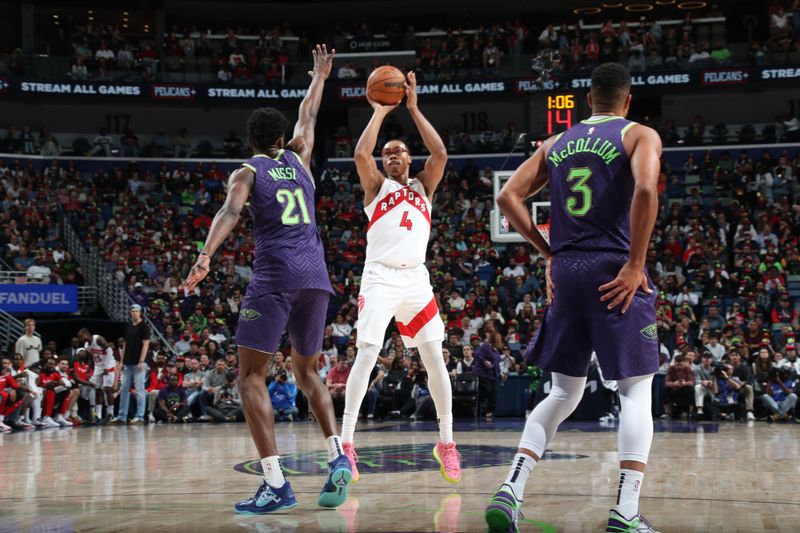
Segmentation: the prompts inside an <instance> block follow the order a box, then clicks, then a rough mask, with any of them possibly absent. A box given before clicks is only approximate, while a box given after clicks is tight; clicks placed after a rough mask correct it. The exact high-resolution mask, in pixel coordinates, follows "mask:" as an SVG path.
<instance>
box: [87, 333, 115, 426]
mask: <svg viewBox="0 0 800 533" xmlns="http://www.w3.org/2000/svg"><path fill="white" fill-rule="evenodd" d="M78 338H79V339H80V340H81V342H83V343H84V344H85V348H86V350H87V351H88V352H89V355H91V357H92V359H93V360H94V373H93V374H92V377H91V378H90V379H89V383H91V384H92V386H94V388H95V390H96V394H95V396H94V397H93V398H92V401H91V405H92V416H93V417H97V418H98V419H100V420H101V421H103V422H105V423H107V422H108V421H109V420H111V417H112V416H113V415H114V385H115V383H116V381H115V379H116V377H117V375H118V374H117V372H116V370H117V361H116V359H114V349H113V348H112V347H111V345H110V344H109V343H108V341H106V340H105V339H104V338H103V337H102V336H100V335H92V333H91V332H90V331H89V330H88V329H86V328H83V329H82V330H80V331H79V332H78ZM98 400H99V401H100V404H101V405H105V406H106V414H105V416H103V414H102V412H100V413H98V412H97V403H98ZM101 410H102V407H101Z"/></svg>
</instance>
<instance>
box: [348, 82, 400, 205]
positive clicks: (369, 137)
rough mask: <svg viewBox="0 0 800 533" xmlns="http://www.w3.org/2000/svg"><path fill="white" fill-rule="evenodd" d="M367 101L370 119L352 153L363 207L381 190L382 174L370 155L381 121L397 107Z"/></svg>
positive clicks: (373, 148) (373, 150)
mask: <svg viewBox="0 0 800 533" xmlns="http://www.w3.org/2000/svg"><path fill="white" fill-rule="evenodd" d="M367 101H368V102H369V105H371V106H372V109H373V113H372V118H370V119H369V122H368V123H367V127H366V128H364V132H363V133H362V134H361V137H359V139H358V143H356V149H355V152H354V153H353V158H354V159H355V162H356V170H357V171H358V179H359V181H360V182H361V188H362V189H364V204H365V205H367V204H369V203H370V202H372V200H373V198H375V195H377V194H378V191H379V190H380V189H381V185H383V180H384V179H386V177H385V176H384V175H383V173H382V172H381V171H380V170H378V165H377V164H376V163H375V158H374V157H373V156H372V154H373V152H375V145H376V144H377V143H378V133H379V132H380V130H381V124H383V119H385V118H386V115H388V114H389V113H391V112H392V111H393V110H394V109H395V108H396V107H397V105H381V104H379V103H377V102H374V101H372V100H370V99H369V97H367Z"/></svg>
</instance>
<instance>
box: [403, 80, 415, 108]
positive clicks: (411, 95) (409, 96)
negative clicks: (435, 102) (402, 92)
mask: <svg viewBox="0 0 800 533" xmlns="http://www.w3.org/2000/svg"><path fill="white" fill-rule="evenodd" d="M406 77H407V78H408V81H407V82H406V83H405V87H406V107H407V108H409V109H414V108H416V107H417V73H416V72H414V71H413V70H411V71H409V73H408V74H407V76H406Z"/></svg>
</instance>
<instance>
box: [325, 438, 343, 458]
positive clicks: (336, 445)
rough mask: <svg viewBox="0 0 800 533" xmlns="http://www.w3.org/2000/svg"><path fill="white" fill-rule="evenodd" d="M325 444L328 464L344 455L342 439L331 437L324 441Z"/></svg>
mask: <svg viewBox="0 0 800 533" xmlns="http://www.w3.org/2000/svg"><path fill="white" fill-rule="evenodd" d="M325 444H326V445H327V446H328V462H331V461H333V460H334V459H336V458H337V457H339V456H340V455H342V454H343V453H344V448H342V438H341V437H340V436H339V435H331V436H330V437H328V438H327V439H325Z"/></svg>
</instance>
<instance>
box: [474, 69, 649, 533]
mask: <svg viewBox="0 0 800 533" xmlns="http://www.w3.org/2000/svg"><path fill="white" fill-rule="evenodd" d="M630 87H631V81H630V74H629V73H628V70H627V69H626V68H625V67H623V66H622V65H619V64H617V63H606V64H603V65H600V66H599V67H597V68H596V69H594V71H593V72H592V86H591V92H590V94H589V106H590V107H591V108H592V116H591V117H590V118H589V119H587V120H584V121H582V122H580V123H579V124H576V125H575V126H573V127H572V128H570V129H568V130H567V131H566V132H564V133H562V134H560V135H557V136H555V137H551V138H550V139H548V140H547V141H545V143H544V144H543V145H542V146H541V147H540V148H539V149H538V150H537V151H536V152H535V153H534V154H533V156H531V158H530V159H528V160H527V161H526V162H525V163H523V164H522V166H520V167H519V169H517V171H516V172H515V173H514V175H513V176H511V178H510V179H509V180H508V183H506V185H505V186H504V187H503V190H502V191H501V192H500V194H499V195H498V197H497V204H498V205H499V206H500V208H501V209H502V211H503V213H504V214H505V215H506V217H508V220H509V222H510V223H511V225H512V226H514V228H516V230H517V231H518V232H519V233H520V234H521V235H522V236H523V237H525V238H526V239H527V240H528V241H529V242H531V243H532V244H533V245H534V246H535V247H536V248H537V249H538V250H539V252H540V253H541V254H542V255H544V256H545V257H546V258H547V276H546V277H547V300H548V306H547V308H546V309H545V314H544V319H543V321H542V326H541V328H540V329H539V331H538V332H537V334H536V337H535V338H534V339H533V341H532V342H531V344H530V345H529V347H528V352H527V354H526V357H527V358H528V360H529V361H531V362H533V363H535V364H536V365H538V366H540V367H542V368H544V369H546V370H549V371H550V372H552V375H553V387H552V390H551V392H550V395H549V396H548V397H547V398H546V399H545V400H544V401H542V402H541V403H540V404H538V405H537V406H536V408H535V409H534V410H533V412H532V413H531V414H530V416H529V417H528V420H527V422H526V423H525V429H524V431H523V433H522V439H521V440H520V443H519V448H518V450H517V455H516V456H515V457H514V462H513V463H512V465H511V470H510V471H509V473H508V476H507V477H506V480H505V482H504V483H503V484H502V485H501V486H500V489H499V490H498V491H497V493H496V494H495V495H494V497H493V498H492V500H491V501H490V503H489V506H488V507H487V509H486V522H487V523H488V524H489V530H490V531H492V532H500V531H502V532H508V531H518V530H519V529H518V526H517V520H518V518H519V510H520V507H521V506H522V498H523V491H524V489H525V483H526V482H527V480H528V476H529V475H530V474H531V471H532V470H533V469H534V468H535V467H536V464H537V463H538V462H539V460H540V458H541V457H542V454H543V453H544V451H545V449H546V448H547V445H548V444H549V443H550V442H551V441H552V439H553V437H554V436H555V434H556V430H557V429H558V426H559V424H561V422H563V421H564V419H566V418H567V416H569V415H570V413H572V411H573V410H575V408H576V407H577V405H578V403H579V402H580V400H581V397H582V396H583V390H584V385H585V384H586V375H587V373H588V370H589V361H590V356H591V353H592V351H593V350H594V351H595V352H596V353H597V357H598V359H599V361H600V366H601V368H602V369H603V375H604V377H605V378H606V379H612V380H616V381H617V384H618V385H619V394H620V401H621V404H622V410H621V412H620V424H619V438H618V446H619V460H620V476H619V488H618V493H617V501H616V505H615V506H614V508H613V509H611V511H610V512H609V517H608V525H607V527H606V531H607V532H608V533H651V532H653V531H654V530H653V529H652V527H651V526H650V524H648V522H647V521H646V520H645V519H644V518H643V517H642V516H641V514H640V513H639V493H640V491H641V488H642V481H643V479H644V470H645V465H646V463H647V458H648V456H649V453H650V445H651V443H652V441H653V419H652V415H651V410H650V409H651V403H652V398H651V385H652V381H653V374H654V373H655V371H656V370H657V369H658V357H659V356H658V336H657V333H656V324H655V322H656V309H655V299H656V297H655V292H654V291H653V289H652V282H651V281H650V280H649V278H648V275H647V271H646V269H645V266H644V264H645V258H646V255H647V247H648V243H649V242H650V234H651V232H652V230H653V225H654V224H655V220H656V215H657V212H658V192H657V184H658V174H659V168H660V162H659V161H660V157H661V139H660V138H659V137H658V134H657V133H656V132H655V131H653V130H652V129H650V128H648V127H646V126H642V125H639V124H637V123H635V122H631V121H629V120H626V119H625V116H626V115H627V113H628V108H629V106H630V102H631V95H630ZM548 182H549V184H550V201H551V204H552V206H551V210H550V213H551V218H550V244H549V245H548V244H547V242H546V241H545V240H544V238H543V237H542V236H541V234H540V233H539V231H538V230H537V229H536V226H535V225H534V223H533V221H532V220H531V216H530V211H529V210H528V209H527V208H526V207H525V200H526V199H527V198H530V197H531V196H533V195H534V194H536V193H537V192H539V191H540V190H541V189H542V188H543V187H544V186H545V185H547V184H548Z"/></svg>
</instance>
